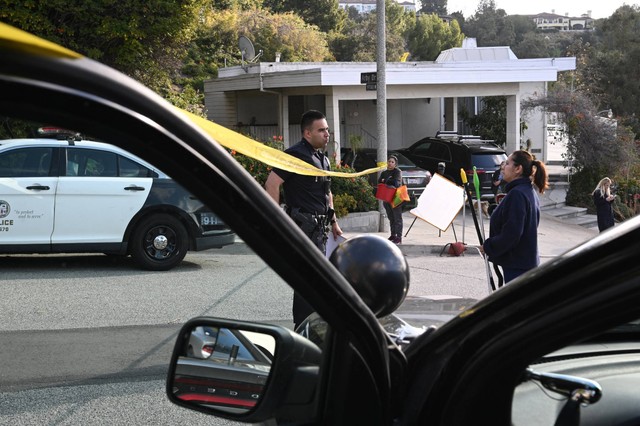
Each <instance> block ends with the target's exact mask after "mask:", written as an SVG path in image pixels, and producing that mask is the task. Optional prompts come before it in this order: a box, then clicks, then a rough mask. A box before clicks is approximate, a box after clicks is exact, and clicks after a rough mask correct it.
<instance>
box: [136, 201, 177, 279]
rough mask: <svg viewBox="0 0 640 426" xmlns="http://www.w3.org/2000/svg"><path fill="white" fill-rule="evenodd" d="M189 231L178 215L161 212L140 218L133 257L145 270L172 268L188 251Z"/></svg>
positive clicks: (166, 269)
mask: <svg viewBox="0 0 640 426" xmlns="http://www.w3.org/2000/svg"><path fill="white" fill-rule="evenodd" d="M188 248H189V236H188V234H187V230H186V228H185V227H184V225H183V224H182V222H180V220H178V219H177V218H175V217H174V216H171V215H168V214H165V213H161V214H154V215H152V216H149V217H146V218H144V219H142V220H141V221H140V223H139V224H138V226H137V227H136V229H135V230H134V232H133V239H132V241H131V257H133V260H134V261H135V262H136V263H137V264H138V265H139V266H140V267H141V268H143V269H147V270H150V271H168V270H169V269H171V268H173V267H174V266H177V265H178V264H179V263H180V262H182V259H184V257H185V256H186V254H187V250H188Z"/></svg>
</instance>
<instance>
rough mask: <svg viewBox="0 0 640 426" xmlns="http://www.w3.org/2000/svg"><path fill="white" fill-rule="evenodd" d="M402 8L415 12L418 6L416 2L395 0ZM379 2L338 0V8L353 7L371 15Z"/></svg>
mask: <svg viewBox="0 0 640 426" xmlns="http://www.w3.org/2000/svg"><path fill="white" fill-rule="evenodd" d="M395 1H396V3H398V4H399V5H400V6H402V7H403V8H404V10H405V12H415V11H416V4H415V2H414V1H403V2H400V1H398V0H395ZM376 4H377V0H360V1H349V0H338V6H340V7H341V8H343V9H348V8H350V7H353V8H354V9H356V10H357V11H358V13H369V12H371V11H372V10H376Z"/></svg>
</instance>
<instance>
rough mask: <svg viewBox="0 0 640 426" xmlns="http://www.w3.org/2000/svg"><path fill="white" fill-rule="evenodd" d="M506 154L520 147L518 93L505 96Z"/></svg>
mask: <svg viewBox="0 0 640 426" xmlns="http://www.w3.org/2000/svg"><path fill="white" fill-rule="evenodd" d="M504 148H505V151H507V155H511V153H512V152H514V151H517V150H519V149H520V94H519V93H518V94H515V95H511V96H507V143H506V145H505V147H504Z"/></svg>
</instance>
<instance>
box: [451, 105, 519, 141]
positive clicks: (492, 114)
mask: <svg viewBox="0 0 640 426" xmlns="http://www.w3.org/2000/svg"><path fill="white" fill-rule="evenodd" d="M460 116H461V117H462V120H463V121H464V122H465V123H467V124H468V125H469V126H470V127H471V129H472V131H473V134H474V135H479V136H481V137H482V138H483V139H488V140H493V141H495V142H496V143H497V144H498V145H501V146H504V144H505V143H506V142H507V138H506V135H507V98H506V97H505V96H488V97H485V98H482V105H481V110H480V113H479V114H478V115H471V114H470V112H469V111H467V110H466V109H461V110H460Z"/></svg>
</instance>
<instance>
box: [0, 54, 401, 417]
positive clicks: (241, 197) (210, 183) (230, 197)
mask: <svg viewBox="0 0 640 426" xmlns="http://www.w3.org/2000/svg"><path fill="white" fill-rule="evenodd" d="M7 55H8V54H7V52H4V51H0V90H2V92H3V97H2V99H0V112H3V111H6V112H7V113H9V112H10V113H11V114H10V115H11V116H14V117H23V118H25V119H31V120H40V121H53V122H55V123H56V124H57V125H61V126H64V127H65V128H73V129H74V130H76V131H80V132H86V133H88V134H92V135H95V136H96V137H100V138H103V137H104V139H106V140H109V141H110V142H111V141H113V142H115V143H114V145H117V146H120V147H121V148H123V149H126V150H127V151H129V152H131V153H132V154H134V155H136V156H138V157H140V158H143V159H145V160H147V161H148V162H149V163H151V164H154V165H155V166H156V167H158V168H159V169H162V170H171V175H172V178H173V179H175V180H176V181H177V182H178V183H180V184H181V185H183V186H184V187H186V188H188V189H189V190H190V192H191V193H193V194H194V195H195V196H196V197H197V198H199V199H200V200H202V201H203V202H204V203H205V204H207V205H210V206H215V212H216V213H218V214H219V216H220V217H221V218H222V219H223V220H224V221H225V222H226V223H227V224H228V225H229V226H230V227H231V228H232V229H234V230H238V231H239V232H238V231H237V232H238V235H239V236H240V237H241V238H242V239H243V240H244V242H245V243H247V245H248V246H249V247H251V248H252V250H253V251H254V252H255V253H256V254H258V255H259V256H261V257H262V258H263V260H264V261H265V262H266V263H268V264H269V265H270V266H271V267H272V268H273V270H274V271H275V272H277V273H278V274H279V275H280V276H281V277H282V278H283V279H284V280H285V281H286V282H287V283H289V285H291V286H292V287H293V289H294V290H295V291H297V292H299V293H300V294H301V295H302V296H303V297H304V298H305V299H307V300H309V301H310V302H311V303H312V304H313V306H314V308H315V309H316V310H317V311H318V312H319V313H320V314H321V315H322V317H323V318H324V319H325V320H326V321H327V322H328V323H329V324H331V326H332V329H333V330H334V331H333V333H332V337H331V339H330V340H329V342H328V346H327V348H326V353H327V356H325V357H324V360H323V362H324V364H323V367H322V370H321V378H320V383H319V389H318V392H317V394H316V395H317V403H316V412H315V413H314V416H315V417H316V418H317V419H322V418H324V417H325V416H328V415H330V414H331V409H330V407H336V408H337V409H336V411H335V412H336V413H338V412H340V413H346V414H345V415H347V418H342V419H337V418H336V421H338V420H340V422H337V423H335V424H350V423H351V420H352V419H353V417H352V416H357V417H358V418H364V417H366V416H368V417H369V418H370V419H372V421H373V422H374V423H372V424H375V423H381V424H384V423H389V422H390V421H391V417H392V415H391V407H390V404H389V401H390V399H391V381H392V379H391V373H390V367H389V365H390V357H391V358H392V359H393V360H394V361H393V364H394V365H396V366H398V368H403V365H404V361H405V360H404V357H403V356H402V354H401V353H400V352H399V349H398V348H397V347H395V348H394V346H395V345H394V344H393V343H391V341H390V340H389V338H388V336H387V335H386V334H385V332H384V330H383V329H382V327H381V326H380V324H379V323H378V321H377V319H376V318H375V316H374V315H373V313H372V312H371V310H370V309H369V308H368V307H367V306H366V305H365V304H364V302H363V301H362V299H361V298H360V297H359V296H358V295H357V293H356V292H355V290H353V288H352V287H351V286H350V285H349V284H348V283H347V281H346V280H345V278H344V277H342V275H340V273H339V272H338V271H337V270H336V269H335V268H333V267H332V266H331V264H330V263H329V261H328V260H327V259H326V258H325V257H324V256H319V255H318V251H317V248H316V247H315V245H313V244H312V243H311V241H310V240H309V239H308V238H307V237H306V236H305V234H304V233H302V231H300V229H299V228H298V227H297V226H296V225H295V224H294V223H293V221H292V220H291V219H290V218H289V217H288V216H286V215H285V214H284V212H283V211H282V209H280V208H279V206H277V205H276V204H275V203H274V202H273V201H272V200H271V199H270V198H269V197H268V196H267V194H266V193H265V191H264V189H263V188H262V187H261V186H259V185H258V184H257V183H256V182H255V181H254V180H252V179H250V178H248V176H249V175H248V174H247V172H246V171H245V170H244V169H243V168H242V167H241V166H240V165H239V164H238V163H237V162H236V161H234V160H233V157H232V156H231V155H230V154H229V153H228V152H227V151H226V150H225V149H224V148H222V147H221V146H220V145H218V144H216V143H212V140H211V139H210V137H209V136H207V135H206V134H204V133H203V131H202V130H201V129H199V128H197V127H196V126H195V125H194V124H193V123H192V122H191V121H189V120H187V118H186V117H184V116H181V115H179V113H178V112H177V111H176V110H175V109H174V108H172V107H170V106H169V105H168V104H167V103H166V102H165V101H164V100H162V99H161V98H160V97H159V96H157V95H156V94H154V93H153V92H151V91H150V90H148V89H145V88H142V87H141V86H139V85H138V84H137V83H136V82H134V81H133V80H130V79H128V78H126V77H124V76H122V75H121V74H119V73H117V72H115V71H114V70H112V69H110V68H108V67H105V66H103V65H101V64H99V63H97V62H94V61H91V60H89V59H87V58H83V59H81V60H78V61H59V60H56V59H55V58H47V57H40V56H38V57H33V56H30V55H28V54H22V53H15V52H12V53H11V56H10V58H9V57H7ZM30 77H33V79H31V78H30ZM42 79H46V80H47V81H42ZM28 99H38V102H39V103H38V108H34V106H33V105H32V103H30V102H28ZM105 123H117V126H115V125H113V124H105ZM160 123H169V125H167V126H165V125H161V124H160ZM125 135H126V136H127V138H124V137H123V136H125ZM124 140H126V146H124V145H125V144H124V142H123V141H124ZM184 140H188V141H189V144H186V143H184ZM274 247H278V248H279V249H278V250H274ZM389 348H391V350H390V349H389ZM390 354H391V355H390ZM343 365H350V366H354V368H355V370H354V371H357V372H358V374H357V375H354V376H353V377H357V378H358V382H357V385H358V387H357V388H353V387H352V388H350V389H351V390H352V391H354V390H358V389H360V387H361V388H362V389H366V390H367V392H366V393H363V392H358V391H354V392H349V393H346V392H343V391H341V390H340V389H341V386H342V385H341V383H342V382H343V381H344V378H345V377H349V375H350V370H348V369H344V368H343V367H342V366H343ZM336 366H337V367H340V369H341V370H342V372H341V374H335V372H337V371H340V370H339V368H334V367H336ZM396 374H400V373H399V372H398V371H396ZM350 383H352V384H355V382H353V381H350ZM363 394H364V395H363ZM364 396H366V398H364ZM372 406H373V407H377V408H378V410H372V409H370V408H371V407H372Z"/></svg>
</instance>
